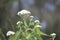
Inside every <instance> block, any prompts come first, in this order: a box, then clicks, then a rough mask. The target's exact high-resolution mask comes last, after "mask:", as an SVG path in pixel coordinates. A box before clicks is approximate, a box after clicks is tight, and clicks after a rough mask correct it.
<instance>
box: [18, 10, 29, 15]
mask: <svg viewBox="0 0 60 40" xmlns="http://www.w3.org/2000/svg"><path fill="white" fill-rule="evenodd" d="M25 14H30V12H29V11H27V10H22V11H20V12H18V13H17V15H25Z"/></svg>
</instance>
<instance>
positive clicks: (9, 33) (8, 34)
mask: <svg viewBox="0 0 60 40" xmlns="http://www.w3.org/2000/svg"><path fill="white" fill-rule="evenodd" d="M14 34H15V32H13V31H8V32H7V34H6V35H7V36H10V35H14Z"/></svg>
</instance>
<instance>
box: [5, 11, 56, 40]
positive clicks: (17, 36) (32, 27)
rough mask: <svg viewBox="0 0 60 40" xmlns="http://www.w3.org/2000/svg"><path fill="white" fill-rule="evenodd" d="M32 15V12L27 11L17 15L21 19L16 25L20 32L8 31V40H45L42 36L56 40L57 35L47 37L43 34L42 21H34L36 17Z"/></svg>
mask: <svg viewBox="0 0 60 40" xmlns="http://www.w3.org/2000/svg"><path fill="white" fill-rule="evenodd" d="M30 14H31V12H29V11H27V10H22V11H20V12H18V13H17V15H18V16H20V17H21V19H20V20H19V21H18V22H17V23H16V24H17V26H16V27H17V28H18V30H16V32H13V31H8V32H7V33H6V36H7V37H8V40H43V38H42V36H48V37H50V40H54V39H55V37H56V34H55V33H53V34H51V35H47V34H45V33H44V32H42V31H41V27H42V26H41V25H40V21H39V20H34V16H30ZM28 18H29V20H28Z"/></svg>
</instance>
